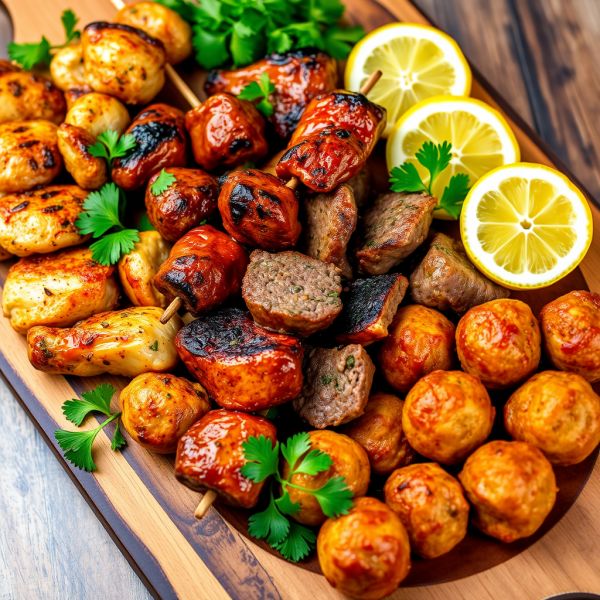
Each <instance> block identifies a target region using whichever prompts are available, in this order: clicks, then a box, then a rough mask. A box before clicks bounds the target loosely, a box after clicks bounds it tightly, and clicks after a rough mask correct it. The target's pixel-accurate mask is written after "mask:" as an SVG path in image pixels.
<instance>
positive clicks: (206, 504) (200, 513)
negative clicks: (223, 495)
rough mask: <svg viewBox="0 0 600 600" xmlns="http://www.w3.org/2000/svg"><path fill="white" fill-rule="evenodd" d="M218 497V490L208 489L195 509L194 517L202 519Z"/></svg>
mask: <svg viewBox="0 0 600 600" xmlns="http://www.w3.org/2000/svg"><path fill="white" fill-rule="evenodd" d="M216 499H217V492H215V491H214V490H207V491H206V492H205V493H204V496H202V500H200V503H199V504H198V506H197V507H196V510H195V511H194V517H196V519H202V517H204V515H205V514H206V513H207V512H208V509H209V508H210V507H211V506H212V504H213V502H214V501H215V500H216Z"/></svg>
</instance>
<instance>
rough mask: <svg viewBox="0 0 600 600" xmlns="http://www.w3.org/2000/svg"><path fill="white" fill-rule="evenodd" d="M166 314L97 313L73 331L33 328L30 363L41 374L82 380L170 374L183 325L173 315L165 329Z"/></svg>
mask: <svg viewBox="0 0 600 600" xmlns="http://www.w3.org/2000/svg"><path fill="white" fill-rule="evenodd" d="M162 314H163V309H162V308H158V307H152V306H148V307H145V306H142V307H134V308H126V309H124V310H118V311H115V312H103V313H98V314H96V315H94V316H93V317H90V318H89V319H87V320H85V321H82V322H80V323H79V324H77V325H76V326H75V327H72V328H71V329H58V328H56V327H32V328H31V329H30V330H29V331H28V333H27V344H28V355H29V361H30V362H31V364H32V365H33V366H34V367H35V368H36V369H37V370H38V371H44V372H46V373H51V374H58V375H79V376H80V377H93V376H95V375H100V374H102V373H109V374H111V375H124V376H125V377H137V376H138V375H142V374H143V373H148V372H149V371H157V372H161V373H162V372H165V371H171V370H172V369H173V368H175V366H176V365H177V363H178V362H179V356H178V355H177V352H176V351H175V346H174V345H173V340H174V339H175V335H176V334H177V331H178V330H179V328H180V327H181V325H182V323H181V319H180V318H179V317H178V316H177V315H174V316H173V318H172V319H171V320H170V321H169V322H168V323H167V324H166V325H162V324H161V322H160V318H161V316H162Z"/></svg>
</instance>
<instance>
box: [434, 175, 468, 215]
mask: <svg viewBox="0 0 600 600" xmlns="http://www.w3.org/2000/svg"><path fill="white" fill-rule="evenodd" d="M470 189H471V188H469V176H468V175H467V174H466V173H457V174H456V175H453V176H452V177H451V178H450V181H449V182H448V185H447V186H446V188H445V189H444V193H443V194H442V199H441V200H440V202H439V204H438V205H437V206H436V207H435V208H434V210H441V209H443V210H445V211H446V212H447V213H448V214H449V215H450V216H451V217H453V218H454V219H458V217H459V215H460V211H461V210H462V205H463V202H464V200H465V198H466V197H467V194H468V193H469V190H470Z"/></svg>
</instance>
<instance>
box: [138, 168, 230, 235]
mask: <svg viewBox="0 0 600 600" xmlns="http://www.w3.org/2000/svg"><path fill="white" fill-rule="evenodd" d="M165 171H166V172H167V173H169V174H171V175H173V177H175V179H176V181H175V183H173V184H171V185H170V186H169V187H168V188H167V189H166V190H165V191H164V192H162V193H161V194H158V196H155V195H154V192H153V191H152V184H153V183H154V182H155V181H156V179H158V176H159V175H160V174H159V173H156V175H153V176H152V177H151V178H150V181H149V182H148V187H147V188H146V210H147V212H148V220H149V221H150V223H152V225H153V226H154V228H155V229H156V230H157V231H158V232H160V234H161V235H162V236H163V237H164V238H165V239H166V240H169V241H170V242H176V241H177V240H178V239H180V238H181V237H182V236H183V235H185V234H186V233H187V232H188V231H190V229H194V227H198V225H200V223H202V221H205V220H206V219H209V218H210V217H211V215H212V214H213V212H214V210H215V209H216V208H217V198H218V197H219V182H218V180H217V178H216V177H213V176H212V175H209V174H208V173H205V172H204V171H202V170H200V169H184V168H181V167H169V168H168V169H165Z"/></svg>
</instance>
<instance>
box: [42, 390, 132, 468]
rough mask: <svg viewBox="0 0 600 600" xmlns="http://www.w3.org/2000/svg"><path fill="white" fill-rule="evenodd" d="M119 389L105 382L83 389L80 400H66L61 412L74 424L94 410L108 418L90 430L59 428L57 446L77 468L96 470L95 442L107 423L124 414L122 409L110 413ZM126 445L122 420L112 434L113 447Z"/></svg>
mask: <svg viewBox="0 0 600 600" xmlns="http://www.w3.org/2000/svg"><path fill="white" fill-rule="evenodd" d="M116 391H117V390H116V389H115V388H114V387H113V386H112V385H107V384H105V383H102V384H100V385H98V386H96V387H95V388H94V389H93V390H90V391H86V392H82V394H81V397H82V399H81V400H78V399H75V398H74V399H73V400H67V401H66V402H65V403H64V404H63V406H62V411H63V413H64V415H65V417H66V418H67V420H68V421H71V423H74V424H75V425H77V426H78V427H79V426H80V425H81V424H82V423H83V420H84V419H85V417H86V416H87V415H88V414H90V413H91V412H94V411H96V412H100V413H103V414H105V415H106V416H107V417H108V419H106V421H104V423H101V424H100V425H98V427H96V428H95V429H91V430H90V431H67V430H65V429H57V430H56V431H55V432H54V437H55V438H56V441H57V442H58V445H59V446H60V447H61V448H62V449H63V450H64V452H65V458H66V459H67V460H68V461H70V462H71V463H73V464H74V465H75V466H76V467H78V468H80V469H83V470H84V471H96V470H97V468H98V467H96V463H94V459H93V458H92V445H93V444H94V440H95V439H96V436H97V435H98V433H100V430H101V429H103V428H104V427H106V425H108V423H111V422H112V421H115V420H118V419H119V417H120V416H121V413H120V412H116V413H114V414H113V413H111V411H110V400H111V398H112V397H113V396H114V394H115V392H116ZM125 446H127V442H126V441H125V438H124V437H123V434H122V433H121V430H120V429H119V423H118V422H117V427H116V429H115V433H114V434H113V438H112V442H111V445H110V447H111V448H112V449H113V450H121V449H122V448H124V447H125Z"/></svg>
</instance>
